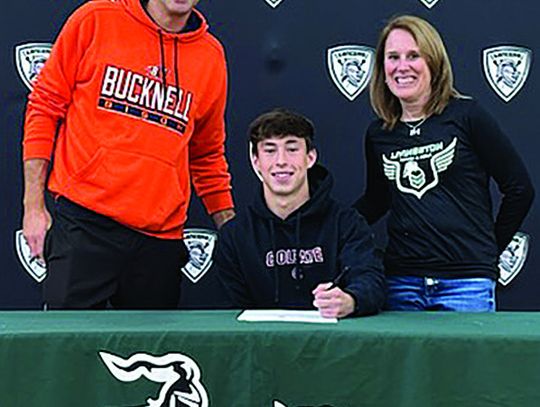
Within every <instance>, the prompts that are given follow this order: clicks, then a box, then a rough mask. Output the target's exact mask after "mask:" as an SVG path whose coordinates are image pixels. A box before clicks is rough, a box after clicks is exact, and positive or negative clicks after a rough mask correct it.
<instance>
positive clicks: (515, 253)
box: [499, 232, 530, 285]
mask: <svg viewBox="0 0 540 407" xmlns="http://www.w3.org/2000/svg"><path fill="white" fill-rule="evenodd" d="M529 239H530V237H529V235H528V234H526V233H523V232H517V233H516V234H515V235H514V237H513V238H512V241H511V242H510V243H508V246H506V249H504V251H503V252H502V253H501V255H500V256H499V283H501V284H502V285H508V284H510V282H511V281H512V280H513V279H514V278H516V276H517V275H518V274H519V272H520V271H521V270H522V269H523V265H524V264H525V260H526V259H527V252H528V251H529Z"/></svg>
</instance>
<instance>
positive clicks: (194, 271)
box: [182, 229, 217, 283]
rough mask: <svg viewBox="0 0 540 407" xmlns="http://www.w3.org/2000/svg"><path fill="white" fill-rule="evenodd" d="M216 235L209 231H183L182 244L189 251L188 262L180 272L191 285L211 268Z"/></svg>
mask: <svg viewBox="0 0 540 407" xmlns="http://www.w3.org/2000/svg"><path fill="white" fill-rule="evenodd" d="M216 241H217V234H216V232H214V231H212V230H209V229H186V230H184V243H185V244H186V246H187V248H188V250H189V261H188V263H187V264H186V265H185V266H184V267H183V268H182V272H183V273H184V274H185V275H186V277H187V278H189V279H190V280H191V282H192V283H196V282H198V281H199V280H200V279H201V278H202V277H203V276H204V275H205V274H206V273H207V272H208V270H209V269H210V266H212V254H213V253H214V247H215V246H216Z"/></svg>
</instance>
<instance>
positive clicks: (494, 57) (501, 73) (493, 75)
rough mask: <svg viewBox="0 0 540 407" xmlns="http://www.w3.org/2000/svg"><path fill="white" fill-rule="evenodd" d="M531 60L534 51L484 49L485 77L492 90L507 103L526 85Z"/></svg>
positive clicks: (522, 49) (516, 48) (513, 47)
mask: <svg viewBox="0 0 540 407" xmlns="http://www.w3.org/2000/svg"><path fill="white" fill-rule="evenodd" d="M531 59H532V51H531V50H530V49H527V48H523V47H517V46H500V47H492V48H486V49H484V51H483V65H484V75H485V76H486V79H487V81H488V83H489V84H490V86H491V88H492V89H493V90H494V91H495V93H496V94H497V95H498V96H499V97H500V98H501V99H502V100H504V101H505V102H509V101H510V100H511V99H512V98H513V97H514V96H516V94H517V93H518V92H519V91H520V90H521V88H522V87H523V85H525V82H526V81H527V77H528V76H529V70H530V68H531Z"/></svg>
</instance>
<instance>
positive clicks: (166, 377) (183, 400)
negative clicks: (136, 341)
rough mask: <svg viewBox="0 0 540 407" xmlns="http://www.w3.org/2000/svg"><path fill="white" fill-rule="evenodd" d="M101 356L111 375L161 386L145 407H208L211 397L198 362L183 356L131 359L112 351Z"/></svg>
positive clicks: (176, 354)
mask: <svg viewBox="0 0 540 407" xmlns="http://www.w3.org/2000/svg"><path fill="white" fill-rule="evenodd" d="M99 356H100V357H101V360H102V361H103V363H105V366H107V369H109V372H110V373H111V374H112V375H113V376H114V377H115V378H117V379H118V380H120V381H122V382H134V381H137V380H139V379H141V378H144V379H147V380H149V381H152V382H154V383H160V384H161V388H160V390H159V394H158V396H157V398H155V399H152V398H151V397H148V398H147V399H146V404H144V407H208V395H207V393H206V389H205V388H204V386H203V384H202V382H201V370H200V368H199V366H198V365H197V363H195V361H194V360H193V359H191V358H189V357H187V356H186V355H183V354H181V353H168V354H166V355H163V356H152V355H149V354H147V353H136V354H134V355H132V356H130V357H129V358H127V359H124V358H122V357H120V356H117V355H114V354H112V353H108V352H104V351H102V352H99ZM141 407H143V405H141Z"/></svg>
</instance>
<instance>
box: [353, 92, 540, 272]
mask: <svg viewBox="0 0 540 407" xmlns="http://www.w3.org/2000/svg"><path fill="white" fill-rule="evenodd" d="M419 129H420V134H416V135H413V136H411V135H410V128H409V127H408V126H406V125H405V124H404V123H398V124H397V125H396V127H395V128H394V129H393V130H391V131H388V130H384V129H383V128H382V121H381V120H377V121H375V122H373V123H372V124H371V125H370V127H369V128H368V131H367V135H366V140H365V152H366V163H367V182H366V190H365V193H364V195H363V196H362V197H361V198H360V199H359V200H358V201H357V202H356V203H355V205H354V206H355V207H356V208H357V210H358V211H359V212H360V213H361V214H362V215H364V217H365V218H366V219H367V221H368V222H369V223H370V224H371V223H373V222H375V221H377V220H378V219H379V218H381V217H382V216H383V215H384V214H385V213H386V212H388V211H390V213H389V218H388V238H389V241H388V247H387V250H386V255H385V266H386V271H387V273H388V274H400V275H419V276H438V277H450V278H451V277H469V276H471V277H472V276H483V277H490V278H493V279H495V278H496V277H497V259H498V255H499V253H500V252H501V251H502V250H503V249H504V248H505V247H506V245H507V244H508V243H509V242H510V240H511V239H512V236H513V235H514V233H515V232H516V231H517V230H518V228H519V226H520V225H521V223H522V221H523V219H524V218H525V216H526V214H527V212H528V211H529V208H530V206H531V203H532V200H533V196H534V190H533V187H532V184H531V181H530V178H529V175H528V173H527V170H526V168H525V166H524V165H523V163H522V161H521V159H520V158H519V156H518V154H517V153H516V151H515V150H514V148H513V147H512V145H511V143H510V141H509V140H508V138H507V137H506V136H505V135H504V134H503V132H502V131H501V129H500V127H499V126H498V125H497V123H496V122H495V120H494V119H493V118H492V117H491V116H490V115H489V114H488V113H487V112H486V111H485V110H484V109H482V108H481V107H480V105H479V104H478V103H477V102H475V101H474V100H472V99H461V98H460V99H452V100H451V101H450V103H449V104H448V106H447V107H446V109H445V110H444V111H443V112H442V113H441V114H440V115H433V116H431V117H429V118H428V119H427V120H426V121H425V122H424V123H422V124H421V125H420V126H419ZM490 178H493V180H494V181H495V183H496V184H497V186H498V188H499V190H500V192H501V194H502V201H501V205H500V207H499V210H498V214H497V216H496V219H495V220H494V219H493V216H492V200H491V195H490V191H489V182H490Z"/></svg>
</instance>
